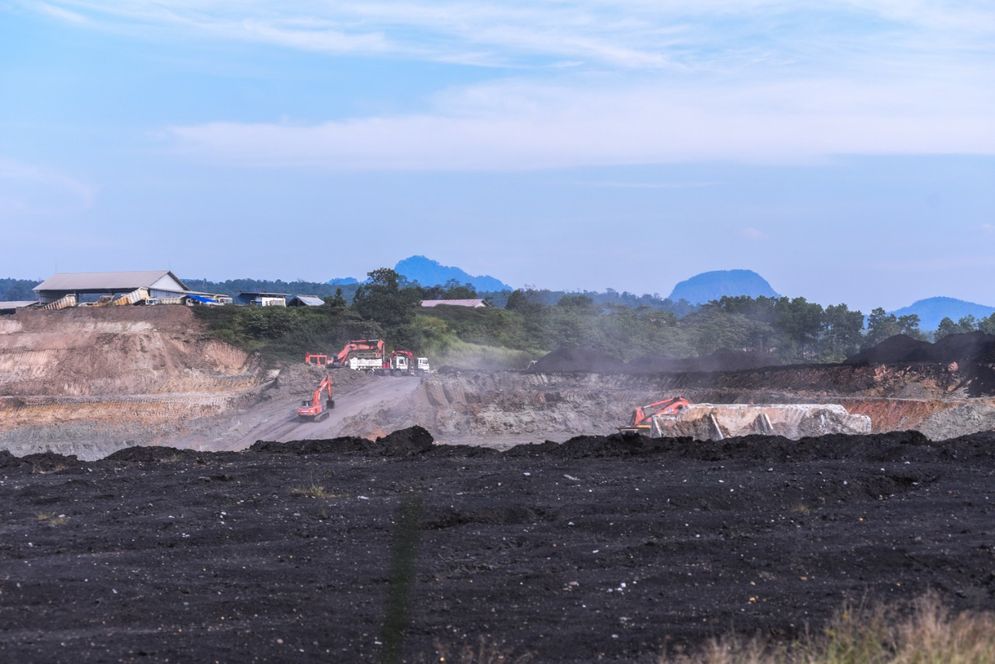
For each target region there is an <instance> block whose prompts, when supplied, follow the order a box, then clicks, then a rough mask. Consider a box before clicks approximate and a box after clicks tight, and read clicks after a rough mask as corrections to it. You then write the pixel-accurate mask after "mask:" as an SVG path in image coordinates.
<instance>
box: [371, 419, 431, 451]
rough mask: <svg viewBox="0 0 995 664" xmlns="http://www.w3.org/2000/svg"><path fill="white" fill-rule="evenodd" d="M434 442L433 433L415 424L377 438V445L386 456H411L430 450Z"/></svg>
mask: <svg viewBox="0 0 995 664" xmlns="http://www.w3.org/2000/svg"><path fill="white" fill-rule="evenodd" d="M433 442H435V439H434V438H432V434H430V433H429V432H428V431H426V430H425V429H424V428H422V427H420V426H413V427H408V428H407V429H401V430H400V431H395V432H394V433H391V434H388V435H386V436H384V437H383V438H377V442H376V447H377V449H378V451H379V452H380V454H383V455H384V456H410V455H412V454H422V453H424V452H428V451H429V450H430V449H432V443H433Z"/></svg>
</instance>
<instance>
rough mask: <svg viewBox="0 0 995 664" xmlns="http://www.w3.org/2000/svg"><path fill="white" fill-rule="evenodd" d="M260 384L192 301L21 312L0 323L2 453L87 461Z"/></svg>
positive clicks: (181, 424) (220, 407)
mask: <svg viewBox="0 0 995 664" xmlns="http://www.w3.org/2000/svg"><path fill="white" fill-rule="evenodd" d="M262 381H263V376H262V372H261V371H260V369H259V367H257V366H256V364H255V362H254V361H253V359H252V358H250V357H249V356H248V355H247V354H246V353H245V352H243V351H241V350H240V349H238V348H235V347H233V346H230V345H228V344H224V343H221V342H218V341H216V340H213V339H210V338H208V337H207V336H206V335H205V334H204V330H203V328H202V326H201V324H200V323H199V321H198V320H197V319H196V318H195V317H194V314H193V312H192V311H191V310H190V308H189V307H185V306H170V305H165V306H157V307H108V308H76V309H66V310H62V311H19V312H18V313H17V314H16V315H14V316H11V317H6V318H3V319H0V449H11V450H16V451H18V452H20V453H31V452H37V451H46V450H51V451H58V452H62V453H80V454H82V455H84V456H87V457H92V456H93V454H96V453H98V452H99V451H101V450H104V451H105V452H106V451H113V450H114V449H117V448H119V447H122V446H124V445H125V444H136V443H139V442H140V443H155V442H159V441H161V440H165V439H167V438H169V437H170V436H173V435H175V434H176V433H177V432H181V431H183V430H184V429H185V428H187V427H188V426H189V423H190V422H192V421H194V420H196V419H197V418H201V417H205V416H209V415H217V414H220V413H224V412H226V411H228V410H231V409H233V408H235V407H236V406H237V405H238V404H239V403H240V402H241V400H242V399H243V398H244V397H245V395H247V394H249V393H250V392H252V391H253V390H255V389H256V388H257V387H258V386H259V385H260V384H261V383H262ZM94 450H97V452H94Z"/></svg>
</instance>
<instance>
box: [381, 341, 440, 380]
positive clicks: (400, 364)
mask: <svg viewBox="0 0 995 664" xmlns="http://www.w3.org/2000/svg"><path fill="white" fill-rule="evenodd" d="M385 369H386V370H387V371H390V373H391V374H392V375H394V376H400V375H408V376H414V375H416V374H420V373H429V371H430V369H429V364H428V358H427V357H415V354H414V353H412V352H411V351H410V350H404V349H403V348H398V349H397V350H395V351H393V352H392V353H391V354H390V358H389V360H388V361H387V366H386V367H385Z"/></svg>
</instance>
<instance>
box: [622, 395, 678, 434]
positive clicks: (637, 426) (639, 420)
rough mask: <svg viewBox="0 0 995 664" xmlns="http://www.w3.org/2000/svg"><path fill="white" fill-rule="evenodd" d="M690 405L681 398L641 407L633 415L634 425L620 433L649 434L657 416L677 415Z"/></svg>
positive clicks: (655, 402)
mask: <svg viewBox="0 0 995 664" xmlns="http://www.w3.org/2000/svg"><path fill="white" fill-rule="evenodd" d="M690 405H691V402H690V401H688V400H687V399H685V398H684V397H682V396H679V397H671V398H669V399H663V400H661V401H654V402H653V403H650V404H646V405H645V406H639V407H637V408H636V410H635V411H634V412H633V413H632V424H630V425H629V426H627V427H619V429H618V430H619V432H620V433H648V432H649V430H650V428H651V426H652V423H653V417H654V416H655V415H677V414H678V413H680V412H681V411H682V410H684V409H685V408H687V407H688V406H690Z"/></svg>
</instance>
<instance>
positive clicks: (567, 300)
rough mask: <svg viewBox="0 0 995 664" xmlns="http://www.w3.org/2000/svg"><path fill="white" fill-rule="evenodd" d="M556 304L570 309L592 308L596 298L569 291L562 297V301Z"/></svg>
mask: <svg viewBox="0 0 995 664" xmlns="http://www.w3.org/2000/svg"><path fill="white" fill-rule="evenodd" d="M556 305H557V306H559V307H566V308H570V309H587V310H591V309H593V308H594V300H592V299H591V298H590V297H588V296H587V295H573V294H569V293H568V294H567V295H564V296H563V297H561V298H560V301H559V302H557V303H556Z"/></svg>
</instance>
